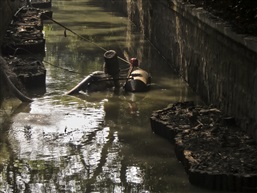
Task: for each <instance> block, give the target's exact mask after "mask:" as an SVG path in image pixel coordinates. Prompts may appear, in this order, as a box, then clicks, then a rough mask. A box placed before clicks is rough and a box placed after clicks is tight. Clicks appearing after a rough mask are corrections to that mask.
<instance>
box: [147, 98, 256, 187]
mask: <svg viewBox="0 0 257 193" xmlns="http://www.w3.org/2000/svg"><path fill="white" fill-rule="evenodd" d="M150 120H151V127H152V130H153V131H154V132H155V133H156V134H158V135H161V136H163V137H166V138H168V139H169V140H171V141H172V142H173V143H175V152H176V156H177V159H178V160H179V161H181V162H182V164H183V165H184V168H185V170H186V172H187V174H188V176H189V181H190V182H191V183H192V184H194V185H198V186H201V187H205V188H209V189H215V190H224V191H244V192H256V190H257V183H256V182H257V181H256V180H257V167H256V166H257V161H256V160H257V153H256V152H257V147H256V143H255V141H254V139H252V138H250V137H249V136H248V135H247V134H246V133H245V132H244V131H243V130H242V129H241V128H239V127H238V126H237V124H236V121H235V120H234V119H233V118H232V117H229V116H226V115H225V114H223V113H222V112H221V111H220V110H219V109H217V108H215V107H212V106H199V105H195V104H194V103H193V102H183V103H175V104H173V105H171V106H169V107H167V108H165V109H162V110H159V111H155V112H154V113H153V114H152V117H151V119H150Z"/></svg>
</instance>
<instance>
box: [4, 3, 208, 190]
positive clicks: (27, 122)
mask: <svg viewBox="0 0 257 193" xmlns="http://www.w3.org/2000/svg"><path fill="white" fill-rule="evenodd" d="M52 10H53V11H54V15H53V18H54V19H55V20H56V21H58V22H60V23H61V24H63V25H65V26H66V27H68V28H69V29H71V30H73V31H74V32H76V33H77V34H79V35H80V36H83V37H85V38H86V39H81V38H79V37H78V36H76V35H74V34H73V33H71V32H70V31H66V34H67V37H65V36H64V29H63V28H62V27H60V26H59V25H57V24H55V23H53V22H50V21H48V22H45V24H44V26H45V30H44V31H45V36H46V54H45V57H44V60H45V61H46V62H45V66H46V68H47V80H46V81H47V82H46V91H45V93H43V94H42V93H41V94H34V95H33V96H34V102H32V103H31V104H28V105H24V104H20V103H19V101H17V100H8V101H6V102H5V104H4V106H3V107H2V108H3V109H4V110H2V111H1V112H3V111H5V112H6V113H7V114H12V117H11V120H10V122H11V124H6V123H2V130H3V134H2V136H1V138H0V140H1V143H0V148H1V149H0V154H1V157H0V166H1V175H0V192H33V193H34V192H100V193H104V192H106V193H111V192H115V193H119V192H124V193H127V192H128V193H138V192H142V193H143V192H145V193H146V192H151V193H158V192H161V193H168V192H169V193H182V192H183V193H186V192H188V193H189V192H211V191H207V190H203V189H199V188H196V187H194V186H191V185H190V184H189V182H188V180H187V176H186V174H185V172H184V169H183V167H182V165H180V163H178V161H177V159H176V157H175V155H174V151H173V146H172V145H171V144H170V143H169V142H168V141H166V140H164V139H162V138H160V137H158V136H156V135H155V134H153V133H152V131H151V127H150V122H149V117H150V115H151V113H152V111H154V110H158V109H162V108H164V107H166V106H167V105H168V104H170V103H173V102H176V101H186V100H195V101H198V98H197V97H196V96H195V95H193V94H192V92H191V91H190V89H189V88H188V87H187V85H186V84H185V83H184V82H183V81H181V79H180V78H178V77H177V76H176V75H174V73H173V72H172V70H171V69H170V67H169V66H168V64H167V63H165V61H164V60H163V58H162V57H161V56H159V55H158V54H157V52H156V50H154V48H152V47H151V44H149V42H148V41H146V40H145V39H144V37H143V36H142V34H141V33H139V32H138V31H137V30H136V28H135V26H133V25H132V24H131V23H130V22H129V21H128V20H127V19H126V18H125V17H122V16H121V15H119V14H117V13H116V12H114V11H107V10H105V9H104V2H103V1H96V0H95V1H93V0H62V1H61V0H55V1H53V8H52ZM90 42H94V44H92V43H90ZM103 48H104V49H106V50H109V49H113V50H116V51H117V53H118V55H119V56H120V57H123V54H124V53H127V54H128V55H129V56H130V57H132V56H133V57H137V58H138V59H139V61H140V62H141V67H142V68H144V69H145V70H147V71H149V72H150V73H151V75H152V77H153V80H152V82H153V85H152V87H151V90H150V91H149V92H146V93H125V92H123V91H120V92H119V93H114V92H112V91H103V92H94V93H84V94H81V95H77V96H66V95H64V94H65V92H66V91H68V90H69V89H70V88H72V87H73V86H74V85H76V84H77V83H78V82H79V81H80V80H81V79H83V78H84V77H85V76H86V75H88V74H89V73H91V72H93V71H96V70H102V64H103V54H104V50H103ZM120 66H121V69H125V68H127V67H128V66H127V64H126V63H124V62H122V61H120ZM64 69H66V70H64ZM74 72H78V73H74Z"/></svg>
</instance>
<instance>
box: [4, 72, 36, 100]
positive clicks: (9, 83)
mask: <svg viewBox="0 0 257 193" xmlns="http://www.w3.org/2000/svg"><path fill="white" fill-rule="evenodd" d="M2 74H3V77H4V79H5V80H6V82H7V84H8V86H9V87H10V88H11V91H12V92H13V93H14V95H15V96H16V97H17V98H18V99H19V100H21V101H22V102H29V103H30V102H32V101H33V100H32V99H31V98H29V97H27V96H25V95H24V94H23V93H22V92H20V91H19V90H18V89H17V88H16V86H15V85H14V84H13V83H12V81H11V80H10V78H9V77H8V76H7V75H6V73H5V72H4V71H3V72H2Z"/></svg>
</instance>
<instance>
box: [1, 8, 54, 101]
mask: <svg viewBox="0 0 257 193" xmlns="http://www.w3.org/2000/svg"><path fill="white" fill-rule="evenodd" d="M51 17H52V11H51V10H42V9H38V8H34V7H28V6H22V7H21V8H19V9H18V10H17V11H16V12H15V13H14V14H13V16H12V18H13V19H12V20H11V22H10V24H9V25H8V27H7V29H6V31H5V34H4V36H3V38H2V41H1V42H2V43H1V54H2V56H1V57H2V58H1V61H2V63H1V73H2V74H3V75H4V76H2V78H3V77H6V78H3V80H2V83H3V84H6V85H7V86H8V85H9V86H10V87H11V88H10V90H12V91H13V93H14V94H15V96H16V97H18V98H19V99H20V100H22V101H24V102H28V101H31V100H27V99H29V98H27V97H26V96H25V95H24V94H23V93H22V92H20V90H23V92H26V91H25V88H21V85H20V84H19V85H17V84H18V82H19V81H21V83H22V84H23V86H25V87H26V88H27V89H31V88H39V87H40V88H41V87H45V77H46V70H45V67H44V65H43V63H42V58H33V57H32V54H44V52H45V39H44V35H43V32H42V30H43V20H46V19H49V18H51ZM12 72H13V73H12ZM14 74H15V75H16V77H17V78H15V77H14V76H13V75H14ZM10 77H12V78H11V79H10ZM18 80H19V81H18ZM12 81H14V82H16V83H14V84H13V82H12ZM8 83H9V84H8ZM15 84H16V85H15ZM17 87H18V88H20V90H19V89H18V88H17ZM4 89H6V88H5V87H4V86H3V85H2V86H1V90H4ZM4 93H6V92H4ZM17 93H18V95H17ZM3 97H4V96H1V98H3ZM24 99H26V100H24Z"/></svg>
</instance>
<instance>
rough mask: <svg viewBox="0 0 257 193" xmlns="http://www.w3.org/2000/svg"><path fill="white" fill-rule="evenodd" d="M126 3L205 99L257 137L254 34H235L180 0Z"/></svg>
mask: <svg viewBox="0 0 257 193" xmlns="http://www.w3.org/2000/svg"><path fill="white" fill-rule="evenodd" d="M117 2H121V1H120V0H117ZM124 6H127V14H128V17H129V19H130V20H132V21H133V22H134V23H135V24H136V25H137V26H138V27H139V28H140V29H141V31H142V32H143V33H144V34H145V36H146V37H147V38H148V39H150V41H151V42H152V43H153V45H154V46H155V47H156V48H158V50H159V51H160V53H161V54H162V55H163V56H164V57H165V58H166V59H167V61H168V62H169V64H170V65H171V66H172V67H173V68H175V69H176V70H177V72H178V73H179V74H180V75H181V76H182V77H183V78H184V79H185V81H187V82H188V84H189V85H190V87H192V88H193V90H194V91H195V92H196V93H197V94H199V95H200V96H201V97H202V99H203V100H204V101H205V102H206V103H209V104H210V103H211V104H215V105H218V107H220V108H221V109H222V110H223V111H224V112H226V113H227V114H228V115H230V116H234V117H235V118H237V120H238V121H239V123H240V125H241V126H242V128H243V129H245V130H247V131H248V132H249V134H251V135H252V136H254V137H257V120H256V119H257V103H256V100H257V79H256V76H257V38H255V37H246V36H244V35H239V34H236V33H233V32H232V31H231V30H230V28H229V27H227V26H226V25H225V24H224V23H223V22H221V21H218V20H215V19H213V16H212V15H211V14H210V13H207V12H206V11H204V10H202V9H200V8H195V7H194V6H193V5H190V4H184V3H182V0H159V1H156V0H124Z"/></svg>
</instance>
